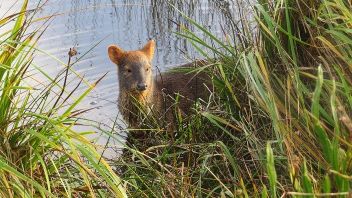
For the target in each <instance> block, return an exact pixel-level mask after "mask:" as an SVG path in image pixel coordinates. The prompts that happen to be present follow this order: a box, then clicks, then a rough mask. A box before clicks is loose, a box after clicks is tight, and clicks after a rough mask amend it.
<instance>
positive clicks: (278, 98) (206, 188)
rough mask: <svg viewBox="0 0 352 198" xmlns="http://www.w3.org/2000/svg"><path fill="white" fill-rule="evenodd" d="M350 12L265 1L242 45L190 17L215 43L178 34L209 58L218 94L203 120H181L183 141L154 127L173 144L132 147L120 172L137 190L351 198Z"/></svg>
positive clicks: (347, 6) (203, 109) (326, 4)
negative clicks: (253, 26) (173, 139)
mask: <svg viewBox="0 0 352 198" xmlns="http://www.w3.org/2000/svg"><path fill="white" fill-rule="evenodd" d="M351 8H352V5H351V3H350V2H349V1H340V0H324V1H318V2H317V1H303V0H298V1H285V0H283V1H281V0H280V1H279V0H278V1H265V0H262V1H259V2H258V3H257V4H255V6H253V10H252V11H253V13H254V21H247V20H241V21H240V22H239V23H238V24H237V26H236V27H237V28H238V29H239V30H241V32H239V34H238V35H240V34H241V35H242V36H243V35H245V36H246V37H248V39H247V40H246V41H244V40H241V39H238V40H237V42H239V43H236V44H234V43H228V42H227V40H226V41H223V40H222V39H221V36H218V35H214V34H212V33H211V32H210V31H208V30H207V29H206V28H204V27H202V26H201V25H199V24H197V23H196V22H195V21H193V20H192V19H190V18H188V17H187V16H186V15H184V17H185V18H186V19H187V20H188V22H189V23H190V24H192V25H193V26H194V27H195V28H196V29H197V30H200V31H202V32H203V33H204V34H205V35H207V36H208V38H209V40H210V42H206V41H204V39H201V38H199V37H198V36H197V35H196V34H194V33H193V32H191V31H190V30H188V29H186V28H185V27H182V24H181V27H182V28H183V29H182V30H183V31H182V32H179V33H177V34H178V35H180V36H182V37H183V38H185V39H187V40H188V41H189V42H191V43H192V44H193V45H194V47H195V49H197V50H198V51H199V53H200V54H202V55H203V56H204V57H205V58H209V60H208V62H209V65H208V66H206V67H204V68H202V70H203V72H207V73H208V74H209V75H210V76H211V77H212V79H213V83H214V85H215V92H214V93H213V95H211V96H210V98H209V101H206V103H204V102H203V103H198V104H197V105H196V106H195V111H196V112H197V113H196V114H195V115H192V116H191V117H190V118H188V119H185V118H179V119H178V120H179V121H180V123H179V124H180V125H179V126H180V127H179V128H178V130H177V133H176V134H177V136H176V139H175V142H176V143H174V144H170V141H169V139H168V137H167V136H160V133H161V132H160V131H159V130H152V129H156V128H157V127H155V125H153V124H150V123H147V125H148V124H149V125H148V127H147V128H151V129H149V130H148V133H149V134H150V137H154V138H155V139H157V140H158V141H157V142H163V143H164V144H157V145H153V146H151V147H150V148H147V149H144V148H143V149H141V148H139V147H137V148H128V149H127V150H126V153H130V155H125V156H124V157H123V160H125V161H122V163H121V164H120V163H118V165H123V166H124V167H125V169H124V170H125V172H124V175H123V177H124V179H126V181H128V182H129V185H128V193H130V194H131V195H132V196H135V197H140V196H144V197H149V196H152V197H168V196H169V197H193V196H197V197H236V196H239V197H259V196H261V197H282V196H285V195H286V196H293V197H316V196H325V197H331V196H338V197H348V196H350V195H351V194H350V193H351V182H352V181H351V180H352V177H351V176H352V148H351V147H352V144H351V134H352V127H351V126H352V120H351V116H352V115H351V112H352V102H351V101H352V100H351V97H352V95H351V89H352V78H351V76H352V75H351V74H352V70H351V68H352V67H351V63H352V35H351V33H352V32H351V21H352V18H351V17H352V15H351V10H352V9H351ZM174 9H176V8H174ZM253 22H254V23H255V24H256V27H257V29H255V30H254V33H250V32H251V30H249V29H247V28H248V27H251V26H252V24H253ZM241 23H244V24H241ZM240 27H241V28H240ZM226 36H230V37H236V36H237V35H226ZM234 40H236V39H234ZM209 51H210V53H209ZM212 54H215V58H214V57H213V56H212ZM182 121H183V122H182ZM131 156H132V159H131Z"/></svg>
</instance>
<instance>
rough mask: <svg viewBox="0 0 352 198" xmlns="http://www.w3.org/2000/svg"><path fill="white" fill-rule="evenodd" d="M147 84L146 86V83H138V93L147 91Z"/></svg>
mask: <svg viewBox="0 0 352 198" xmlns="http://www.w3.org/2000/svg"><path fill="white" fill-rule="evenodd" d="M147 87H148V86H147V84H145V83H138V84H137V90H138V91H144V90H146V89H147Z"/></svg>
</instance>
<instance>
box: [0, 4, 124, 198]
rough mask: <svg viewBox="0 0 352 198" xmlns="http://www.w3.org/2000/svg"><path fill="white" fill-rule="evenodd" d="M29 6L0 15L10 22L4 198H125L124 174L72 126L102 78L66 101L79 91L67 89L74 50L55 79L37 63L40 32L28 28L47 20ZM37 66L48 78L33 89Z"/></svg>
mask: <svg viewBox="0 0 352 198" xmlns="http://www.w3.org/2000/svg"><path fill="white" fill-rule="evenodd" d="M27 4H28V1H27V0H25V1H23V5H22V8H21V10H19V12H18V13H17V14H13V15H10V16H9V17H5V18H3V19H0V28H4V27H5V26H6V27H8V26H11V25H12V29H11V30H10V31H7V32H4V33H3V34H2V35H0V39H1V40H0V134H1V137H0V197H88V196H89V197H111V196H113V197H126V193H125V190H124V188H123V187H122V183H121V180H120V178H119V177H118V176H117V175H116V174H115V172H114V171H113V170H112V168H111V167H110V166H109V165H108V163H107V162H106V161H105V160H104V159H102V158H101V155H100V154H99V153H98V152H97V151H96V149H97V148H96V145H94V144H92V143H91V142H90V141H89V140H88V139H87V137H86V135H87V132H86V133H78V132H76V131H75V130H74V126H75V124H76V122H77V121H78V120H79V117H80V113H79V112H77V111H75V107H76V106H77V105H78V104H79V102H80V101H81V100H82V99H83V98H84V97H85V96H86V95H87V94H88V93H89V92H90V91H91V90H92V89H93V88H94V87H95V85H96V84H97V83H98V82H99V80H98V81H97V82H95V83H93V84H88V86H87V88H86V91H85V92H84V93H83V94H82V95H80V96H78V97H77V98H76V99H74V100H73V101H72V100H71V102H68V101H70V100H68V98H69V97H71V96H72V93H73V92H75V90H76V89H74V90H67V88H66V79H67V76H68V75H69V74H71V73H72V75H74V74H75V73H74V72H71V70H70V68H69V67H70V59H71V57H72V56H74V55H75V53H74V51H73V50H70V53H69V61H68V64H65V63H63V66H64V67H65V69H64V72H61V73H60V74H59V75H58V76H56V77H50V76H49V75H48V74H46V73H45V72H44V71H43V70H42V69H40V67H38V66H36V64H35V63H34V61H33V57H34V56H35V54H38V53H42V52H41V51H40V50H38V49H37V48H36V44H37V42H38V40H39V39H40V36H41V33H42V32H41V31H40V29H37V30H36V29H35V30H33V31H29V27H34V26H33V23H34V22H36V23H38V22H40V21H41V20H43V19H37V18H36V17H35V16H36V15H35V13H36V12H37V9H34V10H31V11H29V10H27ZM40 6H41V4H40V3H39V4H38V7H40ZM12 21H14V22H12ZM44 24H45V22H44ZM32 29H33V28H32ZM48 56H49V55H48ZM33 69H35V70H36V72H37V73H41V74H42V76H43V77H46V78H47V79H42V80H41V82H42V84H40V85H37V86H34V87H33V86H31V84H33V83H30V78H31V77H32V75H31V74H32V73H31V72H30V70H33ZM77 77H79V76H77ZM82 80H83V79H82ZM63 81H64V82H63ZM45 82H48V83H45ZM78 86H80V87H82V86H84V84H81V83H80V84H79V85H78ZM78 86H77V87H78ZM71 98H72V97H71Z"/></svg>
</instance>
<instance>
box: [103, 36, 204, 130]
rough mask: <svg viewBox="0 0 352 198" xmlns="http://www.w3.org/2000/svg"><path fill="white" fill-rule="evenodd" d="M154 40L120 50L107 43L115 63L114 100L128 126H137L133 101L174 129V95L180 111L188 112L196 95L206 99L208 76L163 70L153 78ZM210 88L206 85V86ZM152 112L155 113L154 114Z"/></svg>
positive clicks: (137, 118) (190, 65)
mask: <svg viewBox="0 0 352 198" xmlns="http://www.w3.org/2000/svg"><path fill="white" fill-rule="evenodd" d="M154 48H155V43H154V41H149V42H148V43H147V44H146V45H145V46H144V47H143V48H142V49H140V50H136V51H124V50H122V49H121V48H119V47H117V46H115V45H111V46H110V47H109V48H108V54H109V57H110V59H111V61H112V62H114V63H115V64H116V65H117V66H118V78H119V88H120V94H119V99H118V105H119V110H120V112H121V114H122V115H123V118H124V119H125V121H127V122H128V124H129V125H130V127H139V126H140V125H139V124H140V120H139V117H138V112H139V110H138V105H136V103H135V100H137V101H138V102H139V103H140V104H141V105H142V107H143V108H146V109H147V110H150V111H153V112H154V113H156V115H157V116H159V118H161V119H165V120H166V121H167V122H169V124H170V125H169V129H170V128H174V126H175V120H174V119H173V115H172V112H173V108H172V106H173V105H174V100H173V99H172V98H175V96H176V94H178V95H179V96H180V101H179V103H178V107H179V109H180V110H181V112H182V113H184V114H188V113H190V109H191V107H192V104H193V103H194V101H195V100H196V99H197V98H203V99H206V97H207V96H208V95H209V90H207V87H206V86H205V85H208V86H209V85H210V83H209V82H210V80H209V77H208V76H207V75H206V74H204V73H200V74H198V75H194V74H185V73H179V72H176V73H174V72H167V73H162V74H161V75H157V78H155V79H154V78H153V74H152V64H151V62H152V59H153V55H154ZM199 64H204V63H203V62H200V61H198V62H194V63H191V64H186V65H183V66H181V67H193V66H196V65H199ZM138 84H146V85H147V87H146V89H145V90H138V89H137V85H138ZM209 87H210V86H209ZM154 115H155V114H154Z"/></svg>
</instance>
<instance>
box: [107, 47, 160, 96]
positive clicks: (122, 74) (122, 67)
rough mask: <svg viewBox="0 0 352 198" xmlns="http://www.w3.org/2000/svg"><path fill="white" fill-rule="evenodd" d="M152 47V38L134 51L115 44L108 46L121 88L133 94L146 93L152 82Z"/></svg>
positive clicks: (140, 94)
mask: <svg viewBox="0 0 352 198" xmlns="http://www.w3.org/2000/svg"><path fill="white" fill-rule="evenodd" d="M154 48H155V42H154V41H153V40H150V41H149V42H148V43H147V44H146V45H145V46H144V47H143V48H142V49H139V50H135V51H124V50H123V49H121V48H120V47H118V46H116V45H111V46H109V48H108V54H109V58H110V60H111V61H112V62H113V63H115V64H116V65H117V67H118V77H119V83H120V88H121V89H123V90H124V91H127V92H129V93H130V94H133V95H135V96H142V95H145V94H147V93H148V91H149V90H150V88H151V86H152V83H153V72H152V59H153V56H154Z"/></svg>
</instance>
